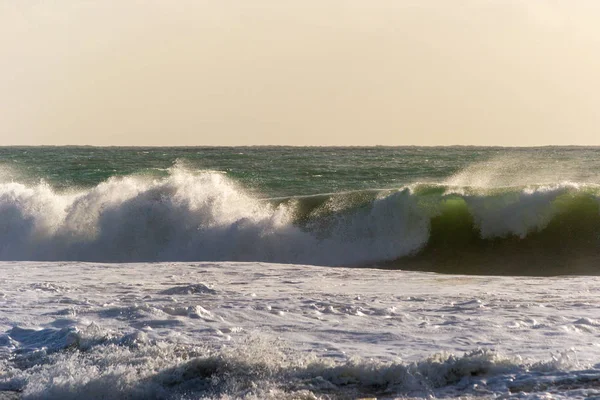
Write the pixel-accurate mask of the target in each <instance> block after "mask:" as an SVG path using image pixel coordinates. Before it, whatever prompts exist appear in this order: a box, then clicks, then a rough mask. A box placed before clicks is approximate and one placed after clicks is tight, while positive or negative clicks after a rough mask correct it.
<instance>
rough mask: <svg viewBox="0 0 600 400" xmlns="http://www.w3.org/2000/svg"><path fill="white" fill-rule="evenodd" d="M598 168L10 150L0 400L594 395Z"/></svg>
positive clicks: (568, 163)
mask: <svg viewBox="0 0 600 400" xmlns="http://www.w3.org/2000/svg"><path fill="white" fill-rule="evenodd" d="M598 155H600V149H596V148H531V149H502V148H301V149H294V148H148V149H142V148H65V147H56V148H0V399H4V398H9V399H13V398H14V399H21V398H23V399H69V398H73V399H78V398H90V399H94V398H97V399H104V398H127V399H136V398H139V399H147V398H156V399H197V398H206V399H233V398H247V399H264V398H272V399H280V398H290V399H296V398H299V399H346V398H349V399H352V398H382V399H392V398H432V397H435V398H455V397H463V398H532V399H533V398H536V399H538V398H590V397H595V396H600V384H599V382H600V364H598V363H599V360H600V358H599V355H600V354H599V351H600V350H599V345H600V342H599V341H598V339H597V338H598V335H599V334H600V331H599V330H600V315H599V314H600V312H598V307H597V302H598V294H599V293H598V288H597V287H598V279H600V278H598V277H596V276H597V275H600V274H599V273H598V272H599V271H600V270H599V269H598V268H599V267H598V265H599V264H598V263H599V261H600V258H599V256H600V179H599V176H600V175H599V174H597V171H599V170H600V165H598V161H597V160H599V159H600V158H598V157H597V156H598Z"/></svg>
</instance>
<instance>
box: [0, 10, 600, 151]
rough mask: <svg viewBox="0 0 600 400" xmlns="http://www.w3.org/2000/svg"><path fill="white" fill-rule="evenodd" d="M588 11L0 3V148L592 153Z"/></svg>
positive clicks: (599, 48) (595, 123)
mask: <svg viewBox="0 0 600 400" xmlns="http://www.w3.org/2000/svg"><path fill="white" fill-rule="evenodd" d="M598 21H600V1H597V0H453V1H449V0H373V1H370V0H301V1H300V0H211V1H207V0H193V1H192V0H178V1H171V0H146V1H143V0H0V145H16V144H21V145H63V144H70V145H190V146H193V145H455V144H460V145H504V146H530V145H552V144H566V145H600V111H599V110H600V24H598Z"/></svg>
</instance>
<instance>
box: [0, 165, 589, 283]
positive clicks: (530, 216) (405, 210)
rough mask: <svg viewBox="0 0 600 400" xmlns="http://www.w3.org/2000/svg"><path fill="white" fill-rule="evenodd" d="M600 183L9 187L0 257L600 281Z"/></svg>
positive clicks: (181, 182) (174, 182) (183, 174)
mask: <svg viewBox="0 0 600 400" xmlns="http://www.w3.org/2000/svg"><path fill="white" fill-rule="evenodd" d="M599 193H600V189H599V188H598V187H597V186H594V185H577V184H574V183H563V184H556V185H551V186H537V187H536V186H528V187H507V188H495V189H487V190H484V189H481V188H479V189H477V188H469V187H457V186H445V185H431V184H428V185H426V184H420V185H419V184H418V185H413V186H410V187H405V188H402V189H400V190H372V191H357V192H346V193H335V194H323V195H315V196H305V197H288V198H277V199H261V198H259V197H258V196H256V195H254V194H252V193H251V192H250V191H248V190H245V189H243V188H241V187H240V186H239V185H237V184H236V183H235V182H234V181H232V180H231V179H229V178H228V177H227V176H226V175H224V174H220V173H215V172H200V173H192V172H190V171H187V170H185V169H184V168H180V167H178V168H173V169H172V170H171V171H170V172H169V175H168V176H166V177H163V178H159V179H150V178H148V177H136V176H129V177H124V178H116V177H113V178H111V179H109V180H107V181H106V182H103V183H101V184H99V185H97V186H96V187H93V188H91V189H89V190H84V191H80V192H73V193H59V192H56V191H55V190H53V189H52V188H51V187H50V186H49V185H47V184H44V183H40V184H38V185H35V186H27V185H24V184H21V183H15V182H11V183H2V184H0V259H1V260H82V261H105V262H131V261H192V260H193V261H224V260H228V261H269V262H284V263H296V264H317V265H346V266H378V267H386V268H406V269H418V270H429V271H440V272H453V273H465V272H466V273H477V274H502V273H510V274H528V275H550V274H564V273H589V274H595V273H596V272H595V269H594V262H593V261H594V259H595V258H596V257H597V256H598V255H600V212H599V205H600V201H599Z"/></svg>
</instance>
